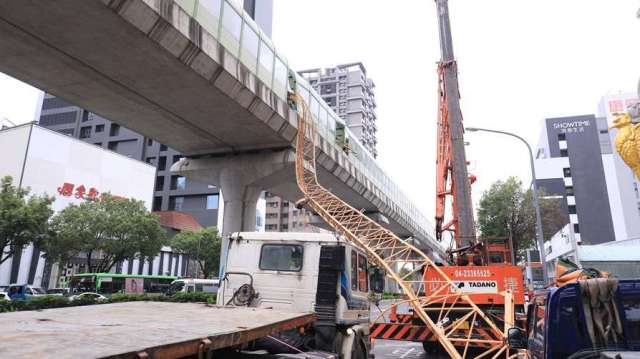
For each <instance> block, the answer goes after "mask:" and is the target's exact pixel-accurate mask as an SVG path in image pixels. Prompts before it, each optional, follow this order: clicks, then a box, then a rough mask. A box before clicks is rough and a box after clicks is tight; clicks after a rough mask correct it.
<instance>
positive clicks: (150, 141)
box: [147, 138, 153, 146]
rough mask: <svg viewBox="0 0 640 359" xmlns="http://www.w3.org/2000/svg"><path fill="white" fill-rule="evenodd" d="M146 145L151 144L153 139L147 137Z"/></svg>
mask: <svg viewBox="0 0 640 359" xmlns="http://www.w3.org/2000/svg"><path fill="white" fill-rule="evenodd" d="M147 146H153V140H152V139H150V138H147Z"/></svg>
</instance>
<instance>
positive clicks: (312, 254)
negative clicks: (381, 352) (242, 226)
mask: <svg viewBox="0 0 640 359" xmlns="http://www.w3.org/2000/svg"><path fill="white" fill-rule="evenodd" d="M224 268H225V270H224V273H222V274H221V281H220V289H219V290H218V297H217V302H218V304H219V305H236V306H250V307H261V308H273V309H281V310H282V309H284V310H292V311H299V312H313V313H315V315H316V318H317V320H316V321H315V323H314V324H313V326H312V327H310V328H306V330H305V331H304V333H299V332H296V333H289V334H288V335H289V337H288V343H289V344H294V346H296V344H295V343H311V345H310V346H311V347H310V348H309V347H303V348H299V349H302V350H321V351H327V352H332V353H339V354H340V355H341V358H367V357H368V356H369V352H370V351H371V344H370V340H369V327H368V323H369V292H370V290H371V286H372V285H373V286H374V287H376V288H379V289H380V290H381V289H382V287H383V284H381V283H383V276H382V275H380V274H376V275H372V276H371V278H370V276H369V272H370V270H371V268H370V266H369V263H368V260H367V257H366V255H365V253H364V252H363V251H362V250H360V249H359V248H356V247H355V246H353V245H352V244H350V243H349V242H347V241H345V240H344V239H341V238H340V237H338V236H334V235H333V234H325V233H291V232H288V233H276V232H240V233H234V234H233V235H231V237H230V241H229V249H228V256H227V259H226V264H225V265H224ZM371 272H372V273H373V272H374V271H373V270H371ZM375 273H379V271H377V270H376V271H375ZM370 281H371V282H373V283H370ZM292 337H293V338H292ZM304 345H305V344H303V346H304ZM306 345H308V344H306Z"/></svg>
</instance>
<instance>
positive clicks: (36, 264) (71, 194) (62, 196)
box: [0, 124, 187, 288]
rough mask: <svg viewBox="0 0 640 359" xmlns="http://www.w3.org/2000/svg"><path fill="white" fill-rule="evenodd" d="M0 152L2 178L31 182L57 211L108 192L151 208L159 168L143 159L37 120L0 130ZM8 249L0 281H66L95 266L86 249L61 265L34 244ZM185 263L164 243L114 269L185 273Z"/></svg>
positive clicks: (27, 184) (40, 283) (34, 190)
mask: <svg viewBox="0 0 640 359" xmlns="http://www.w3.org/2000/svg"><path fill="white" fill-rule="evenodd" d="M0 153H3V154H5V156H4V157H3V160H2V161H0V178H2V177H4V176H11V177H12V179H13V185H15V186H22V187H28V188H30V189H31V193H34V194H38V195H43V194H47V195H49V196H55V201H54V202H53V203H52V205H51V208H52V210H53V211H54V212H59V211H62V210H63V209H64V208H66V207H67V206H69V205H70V204H79V203H82V202H83V201H86V200H92V199H96V198H99V196H100V195H101V194H102V193H107V192H110V193H111V194H113V195H116V196H121V197H126V198H133V199H136V200H140V201H143V202H144V204H145V207H146V208H147V209H150V208H151V205H152V203H151V202H152V199H151V198H152V193H153V181H154V177H155V172H156V171H155V169H154V168H153V167H152V166H150V165H148V164H146V163H144V162H140V161H136V160H132V159H130V158H127V157H125V156H122V155H119V154H117V153H114V152H112V151H107V150H105V149H102V148H98V147H97V146H92V145H90V144H88V143H84V142H82V141H78V140H76V139H73V138H69V137H67V136H63V135H61V134H59V133H56V132H53V131H50V130H48V129H45V128H42V127H40V126H36V125H33V124H23V125H20V126H15V127H11V128H6V129H2V130H0ZM174 227H177V226H174ZM177 228H178V229H180V228H182V227H177ZM7 249H8V248H5V253H3V259H4V261H3V262H2V263H0V285H8V284H10V283H19V284H23V283H28V284H32V285H36V286H43V287H45V288H46V287H49V286H52V287H53V286H61V285H64V282H65V279H66V278H67V277H68V276H69V275H71V274H74V273H78V272H88V271H91V268H90V267H87V259H86V256H84V255H83V254H80V255H79V256H78V257H74V258H71V259H70V260H69V261H68V262H67V263H65V265H64V266H59V265H58V263H53V262H51V261H49V260H47V259H46V258H45V257H44V256H43V253H41V252H40V250H39V248H37V246H34V245H28V246H25V247H24V248H19V249H18V248H14V253H12V255H11V256H10V257H7V253H6V252H7V251H6V250H7ZM94 258H95V257H94ZM186 263H187V258H186V257H185V256H184V255H182V254H180V253H175V252H173V251H172V250H171V248H170V247H166V246H164V247H162V248H161V251H160V253H158V255H157V256H156V257H155V258H152V259H150V260H140V259H134V260H132V261H127V260H125V261H124V262H121V263H117V264H116V266H114V268H112V271H114V272H117V273H139V274H142V273H145V274H146V273H148V274H156V275H157V274H166V273H171V274H173V275H185V273H186Z"/></svg>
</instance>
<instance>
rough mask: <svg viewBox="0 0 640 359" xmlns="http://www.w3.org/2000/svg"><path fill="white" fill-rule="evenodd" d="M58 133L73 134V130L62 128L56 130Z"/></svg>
mask: <svg viewBox="0 0 640 359" xmlns="http://www.w3.org/2000/svg"><path fill="white" fill-rule="evenodd" d="M58 133H61V134H63V135H67V136H73V134H74V133H75V131H74V130H73V128H63V129H61V130H58Z"/></svg>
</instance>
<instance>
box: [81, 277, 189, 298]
mask: <svg viewBox="0 0 640 359" xmlns="http://www.w3.org/2000/svg"><path fill="white" fill-rule="evenodd" d="M128 279H129V281H128ZM176 279H177V277H174V276H164V275H140V274H116V273H80V274H74V275H73V276H72V277H71V279H70V280H69V292H70V293H71V294H77V293H84V292H95V293H101V294H113V293H127V292H128V293H164V292H166V291H167V289H168V288H169V285H170V284H171V282H173V281H174V280H176ZM127 282H129V283H130V284H133V285H130V286H129V288H127ZM141 282H142V288H139V284H140V283H141Z"/></svg>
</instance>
